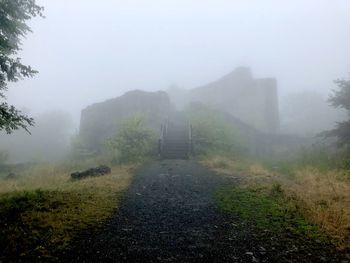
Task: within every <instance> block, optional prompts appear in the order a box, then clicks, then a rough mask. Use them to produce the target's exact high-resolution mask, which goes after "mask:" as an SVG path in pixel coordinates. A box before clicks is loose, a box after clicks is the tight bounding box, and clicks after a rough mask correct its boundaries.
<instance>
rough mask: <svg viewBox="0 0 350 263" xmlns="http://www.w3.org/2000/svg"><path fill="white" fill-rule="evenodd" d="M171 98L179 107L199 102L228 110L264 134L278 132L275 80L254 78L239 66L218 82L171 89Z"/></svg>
mask: <svg viewBox="0 0 350 263" xmlns="http://www.w3.org/2000/svg"><path fill="white" fill-rule="evenodd" d="M168 93H169V94H170V98H171V99H172V101H174V102H175V104H176V105H177V106H179V107H186V105H188V104H190V103H191V102H201V103H203V104H205V105H208V106H211V107H213V108H215V109H217V110H221V111H224V112H228V113H230V114H232V115H233V116H234V117H236V118H238V119H240V120H241V121H243V122H245V123H246V124H249V125H251V126H252V127H254V128H255V129H257V130H259V131H261V132H265V133H278V131H279V127H280V122H279V108H278V95H277V81H276V79H274V78H263V79H255V78H253V76H252V73H251V70H250V69H249V68H244V67H240V68H237V69H236V70H234V71H232V72H231V73H229V74H227V75H225V76H223V77H222V78H220V79H219V80H217V81H214V82H212V83H209V84H207V85H204V86H201V87H197V88H194V89H191V90H182V89H176V88H171V89H169V90H168Z"/></svg>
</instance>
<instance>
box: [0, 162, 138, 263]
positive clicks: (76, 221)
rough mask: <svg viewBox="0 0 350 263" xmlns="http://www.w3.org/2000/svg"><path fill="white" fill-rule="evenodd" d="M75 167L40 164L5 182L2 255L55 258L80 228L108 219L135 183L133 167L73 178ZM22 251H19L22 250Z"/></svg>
mask: <svg viewBox="0 0 350 263" xmlns="http://www.w3.org/2000/svg"><path fill="white" fill-rule="evenodd" d="M70 169H71V168H70V167H67V166H66V167H57V166H54V165H38V166H34V167H32V168H31V169H28V170H26V171H23V173H22V174H21V177H20V178H19V179H17V180H2V181H1V184H0V227H1V234H0V247H1V249H2V251H3V254H1V255H0V261H1V260H5V257H6V260H9V258H11V257H15V258H14V259H15V260H18V259H25V260H30V259H31V258H30V257H33V258H32V259H35V258H37V257H38V256H40V257H41V258H50V257H51V256H52V251H55V250H59V249H63V248H65V247H66V246H67V245H68V244H69V241H70V239H71V238H72V237H73V236H74V234H75V233H77V232H78V231H81V230H83V229H85V228H87V227H90V226H97V225H99V224H100V223H101V222H103V221H104V220H106V219H107V218H108V217H109V216H111V214H112V213H113V211H114V210H115V209H116V208H117V207H118V204H119V200H120V197H121V195H122V193H123V192H124V191H125V190H126V189H127V187H128V185H129V184H130V182H131V172H132V167H131V166H115V167H112V173H111V174H109V175H105V176H101V177H91V178H87V179H84V180H80V181H72V180H71V179H70V176H69V173H67V172H66V171H65V170H70ZM19 251H20V252H21V253H20V254H18V252H19Z"/></svg>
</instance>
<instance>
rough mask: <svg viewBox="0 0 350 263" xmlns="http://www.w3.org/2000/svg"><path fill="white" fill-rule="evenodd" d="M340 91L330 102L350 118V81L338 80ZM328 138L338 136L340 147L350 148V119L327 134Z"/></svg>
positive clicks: (334, 94) (336, 92)
mask: <svg viewBox="0 0 350 263" xmlns="http://www.w3.org/2000/svg"><path fill="white" fill-rule="evenodd" d="M335 83H336V84H337V85H338V90H335V91H334V92H333V94H332V95H331V96H330V98H329V102H330V103H331V104H332V106H334V107H336V108H342V109H344V110H346V111H347V113H348V115H349V116H350V80H344V79H341V80H336V81H335ZM326 135H327V136H336V137H337V138H338V144H339V146H345V147H349V146H350V119H348V120H346V121H343V122H339V123H338V124H337V127H336V128H335V129H333V130H331V131H329V132H327V133H326Z"/></svg>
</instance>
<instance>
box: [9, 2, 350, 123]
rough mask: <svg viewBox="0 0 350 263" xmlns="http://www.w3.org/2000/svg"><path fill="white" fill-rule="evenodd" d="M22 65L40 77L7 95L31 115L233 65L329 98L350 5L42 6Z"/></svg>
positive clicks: (343, 53) (343, 64)
mask: <svg viewBox="0 0 350 263" xmlns="http://www.w3.org/2000/svg"><path fill="white" fill-rule="evenodd" d="M39 3H41V4H42V5H44V6H45V8H46V10H45V15H46V19H39V18H36V19H35V20H33V21H32V22H31V25H32V29H33V33H32V34H29V35H28V37H27V39H26V40H25V41H23V44H24V45H23V52H22V53H21V56H22V57H23V62H25V63H27V64H30V65H32V66H33V67H34V68H35V69H38V70H39V71H40V73H39V74H38V75H37V76H36V77H35V78H33V79H30V80H24V81H20V82H18V83H16V84H13V85H11V86H10V90H9V92H8V93H7V95H8V99H9V102H10V103H13V104H15V105H17V106H18V107H20V108H22V107H26V108H29V109H31V111H32V113H33V114H36V113H39V112H42V111H45V110H49V109H64V110H65V111H68V112H69V113H71V114H72V115H73V116H74V119H75V120H77V119H78V117H79V114H80V110H81V109H82V108H84V107H85V106H87V105H89V104H91V103H94V102H99V101H102V100H105V99H108V98H111V97H116V96H119V95H121V94H122V93H124V92H125V91H127V90H131V89H144V90H158V89H166V88H167V87H168V86H169V85H171V84H174V83H175V84H178V85H179V86H183V87H185V88H192V87H196V86H199V85H202V84H206V83H207V82H210V81H213V80H216V79H217V78H219V77H221V76H222V75H224V74H226V73H228V72H230V71H232V70H233V69H234V68H235V67H237V66H240V65H242V66H249V67H251V68H252V71H253V74H254V75H255V76H256V77H276V78H277V79H278V82H279V89H280V94H282V96H283V95H285V94H288V93H291V92H294V91H301V90H305V89H313V90H318V91H320V92H322V93H323V94H325V95H326V94H329V92H330V90H331V89H332V88H334V85H333V82H332V81H333V80H334V79H336V78H341V77H345V78H347V77H350V75H349V72H350V0H329V1H326V0H299V1H296V0H284V1H280V0H275V1H273V0H266V1H265V0H255V1H253V0H251V1H249V0H240V1H238V0H236V1H235V0H227V1H224V0H212V1H209V0H208V1H205V0H196V1H194V0H158V1H157V0H153V1H151V0H138V1H129V0H123V1H121V0H100V1H96V0H41V1H39Z"/></svg>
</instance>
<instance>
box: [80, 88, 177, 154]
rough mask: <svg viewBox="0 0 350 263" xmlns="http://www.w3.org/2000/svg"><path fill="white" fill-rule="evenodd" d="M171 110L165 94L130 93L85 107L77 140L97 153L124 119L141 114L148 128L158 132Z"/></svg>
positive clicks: (159, 92) (136, 91)
mask: <svg viewBox="0 0 350 263" xmlns="http://www.w3.org/2000/svg"><path fill="white" fill-rule="evenodd" d="M171 110H172V107H171V104H170V99H169V97H168V95H167V93H166V92H164V91H158V92H146V91H140V90H134V91H129V92H127V93H125V94H124V95H122V96H120V97H117V98H114V99H110V100H107V101H105V102H100V103H96V104H93V105H91V106H88V107H87V108H85V109H84V110H83V111H82V112H81V118H80V131H79V137H80V140H81V141H82V143H83V145H84V147H86V148H87V149H88V150H90V151H92V152H94V151H99V150H101V149H102V147H103V145H104V144H105V142H106V140H107V139H108V138H110V137H111V136H113V135H114V134H115V133H116V131H117V130H118V127H119V125H120V123H121V122H122V121H123V120H124V119H125V118H128V117H130V116H132V115H134V114H136V113H140V114H143V115H145V117H146V121H147V123H146V124H147V125H148V127H150V128H154V129H156V130H158V129H159V127H160V126H161V124H162V123H163V122H164V119H166V117H167V116H168V114H169V112H170V111H171Z"/></svg>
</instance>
